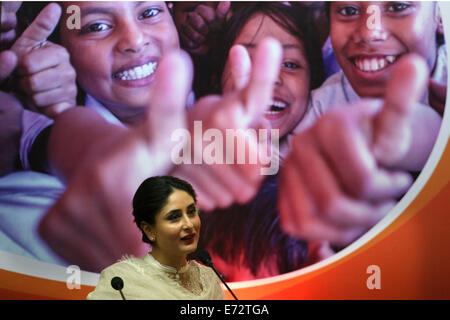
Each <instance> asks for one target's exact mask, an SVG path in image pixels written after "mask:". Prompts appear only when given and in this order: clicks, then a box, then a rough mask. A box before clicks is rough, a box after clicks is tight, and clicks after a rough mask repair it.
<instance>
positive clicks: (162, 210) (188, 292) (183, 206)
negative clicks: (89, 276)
mask: <svg viewBox="0 0 450 320" xmlns="http://www.w3.org/2000/svg"><path fill="white" fill-rule="evenodd" d="M196 201H197V200H196V194H195V191H194V189H193V188H192V186H191V185H190V184H189V183H187V182H185V181H183V180H180V179H177V178H175V177H170V176H162V177H152V178H148V179H147V180H145V181H144V182H143V183H142V184H141V185H140V186H139V188H138V190H137V191H136V194H135V195H134V198H133V215H134V219H135V222H136V225H137V226H138V228H139V229H140V230H141V231H142V241H144V242H146V243H149V244H151V246H152V250H151V252H150V253H149V254H147V255H146V256H144V257H143V258H136V257H125V258H123V259H122V260H120V261H119V262H117V263H115V264H113V265H111V266H109V267H107V268H106V269H104V270H103V271H102V272H101V274H100V279H99V282H98V285H97V287H96V288H95V290H94V291H93V292H91V293H89V295H88V297H87V298H88V299H89V300H105V299H108V300H112V299H122V296H121V294H123V297H124V298H126V299H149V300H150V299H157V300H165V299H171V300H175V299H180V300H190V299H200V300H207V299H216V300H218V299H224V297H225V296H224V293H223V291H222V287H221V285H220V282H219V279H218V278H217V276H216V275H215V274H214V272H213V270H212V269H210V268H208V267H206V266H203V265H201V264H199V263H197V262H196V261H194V260H188V258H187V257H188V255H189V254H190V253H193V252H194V251H196V249H197V243H198V239H199V234H200V225H201V222H200V217H199V215H198V208H197V205H196ZM116 277H119V278H121V279H122V281H123V283H122V281H120V279H119V282H121V283H120V284H119V286H120V287H121V286H122V285H123V289H122V291H121V292H119V291H117V290H116V289H114V288H113V287H112V285H111V280H112V279H114V278H116ZM115 280H117V278H116V279H115ZM113 283H114V281H113Z"/></svg>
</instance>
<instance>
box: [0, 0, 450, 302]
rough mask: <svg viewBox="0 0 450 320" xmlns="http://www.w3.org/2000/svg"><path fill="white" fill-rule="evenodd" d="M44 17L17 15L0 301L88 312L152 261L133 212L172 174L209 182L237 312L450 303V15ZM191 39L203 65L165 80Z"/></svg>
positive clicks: (429, 10) (206, 188)
mask: <svg viewBox="0 0 450 320" xmlns="http://www.w3.org/2000/svg"><path fill="white" fill-rule="evenodd" d="M47 5H48V3H47V2H28V1H25V2H23V3H20V2H11V1H3V2H2V15H1V19H2V28H1V30H2V31H1V32H2V34H1V35H2V38H1V40H2V41H1V42H0V44H1V45H2V50H6V49H9V48H12V50H13V51H14V52H16V54H17V56H18V61H19V63H18V65H17V68H16V70H15V71H13V73H12V75H11V76H9V77H6V79H1V78H0V80H1V81H2V82H1V85H2V87H1V89H2V92H1V94H2V96H1V101H0V104H1V112H0V121H1V123H2V124H1V126H2V128H1V129H0V130H1V132H0V138H1V139H2V140H0V143H2V145H1V146H0V148H1V153H2V154H3V155H4V156H2V159H1V161H2V163H0V165H1V166H2V167H1V168H0V169H1V171H0V173H1V174H2V176H0V298H2V299H85V298H86V296H87V294H88V293H89V292H91V291H92V290H93V289H94V287H95V286H96V284H97V282H98V279H99V273H100V271H101V270H102V269H103V268H105V267H107V266H108V265H110V264H112V263H114V262H115V261H117V260H118V259H120V258H121V257H122V256H124V255H142V254H145V253H146V252H148V251H149V250H150V247H149V246H148V245H147V244H143V243H142V241H141V234H140V232H139V230H138V229H137V227H136V225H135V224H134V222H133V218H132V215H131V210H132V209H131V200H132V196H133V194H134V191H135V190H136V188H137V186H138V185H139V183H140V182H141V181H142V180H143V179H144V178H145V177H149V176H152V175H165V174H170V175H174V176H179V177H181V178H183V179H185V180H187V181H190V182H191V183H192V184H193V186H194V188H195V189H196V191H197V193H198V205H199V208H200V211H201V219H202V233H201V235H200V243H199V246H201V247H202V248H206V249H208V250H209V252H210V253H211V255H212V258H213V262H214V263H215V265H216V267H217V269H218V270H219V272H220V273H221V274H222V275H223V277H224V278H225V280H226V281H227V282H228V284H229V286H230V287H231V288H232V289H233V292H234V293H235V294H236V295H237V296H238V297H239V298H240V299H449V298H450V291H449V288H450V275H449V272H448V271H449V270H450V255H449V254H448V252H449V250H450V233H449V232H448V230H449V229H450V218H449V216H448V215H449V209H448V208H449V196H450V184H449V181H450V147H449V135H450V121H449V119H448V118H449V114H448V110H445V93H446V90H447V88H446V83H447V63H448V60H447V53H446V48H445V42H446V41H445V40H446V35H448V34H449V33H450V29H449V28H450V25H449V19H450V16H449V14H450V7H449V5H448V3H446V2H438V3H437V2H412V3H411V2H377V3H372V2H345V3H341V2H326V3H325V2H324V3H322V2H315V3H312V4H311V3H310V2H305V3H302V2H278V3H276V4H275V5H273V4H271V3H258V2H252V3H242V2H235V1H232V2H231V4H230V3H228V2H185V1H183V2H174V3H169V2H167V3H166V2H139V3H137V4H134V3H133V7H132V8H131V7H130V6H131V4H130V3H127V2H124V3H122V2H81V3H78V2H69V1H64V2H60V3H58V6H60V9H56V7H51V8H50V9H49V8H48V7H47ZM258 6H259V7H258ZM280 7H281V8H280ZM44 8H45V9H44ZM286 8H287V9H288V10H286ZM45 10H47V11H45ZM42 12H44V14H42ZM39 13H41V14H39ZM13 16H14V17H17V20H16V18H11V17H13ZM441 18H442V19H441ZM39 19H40V21H41V22H44V24H43V25H45V26H44V27H43V28H42V30H40V32H36V30H33V29H30V28H32V26H33V21H36V20H39ZM296 19H297V20H296ZM430 21H431V22H430ZM41 26H42V24H41ZM3 30H5V31H3ZM30 30H31V31H30ZM266 36H270V37H273V38H275V39H277V40H278V41H279V42H280V43H281V44H282V47H281V48H282V49H283V51H282V60H281V62H282V63H281V67H280V71H279V74H278V76H277V78H276V81H275V83H274V84H273V87H271V88H273V93H271V94H269V93H270V90H265V92H263V91H264V90H263V91H261V92H258V91H257V89H258V87H257V84H254V83H257V82H258V81H256V80H257V79H258V77H259V78H262V77H264V72H260V73H259V74H258V73H257V72H258V71H257V70H261V69H258V62H259V61H258V58H257V57H256V54H255V52H256V49H255V48H257V47H258V45H259V44H260V43H262V42H263V39H264V38H265V37H266ZM14 40H16V41H17V42H16V43H15V44H14V45H13V43H14V42H13V41H14ZM234 44H239V45H241V46H240V47H241V48H245V49H246V52H248V53H249V55H248V58H249V60H248V61H250V62H251V64H252V66H251V71H248V70H247V72H245V67H244V66H243V65H244V63H241V64H240V63H239V62H236V61H238V60H236V59H237V58H236V57H238V55H237V54H235V55H234V57H235V61H234V63H233V60H230V59H232V58H230V57H232V54H233V53H231V51H230V48H231V47H232V46H233V45H234ZM11 46H12V47H11ZM178 46H180V47H181V48H183V49H184V50H185V51H186V52H188V53H189V55H190V59H191V61H192V63H193V68H192V69H191V68H189V67H186V66H183V65H177V70H176V71H175V72H173V71H172V73H171V75H172V78H171V79H173V81H168V82H167V83H162V81H159V79H160V78H158V76H159V75H160V74H162V72H163V71H167V72H170V68H169V67H167V65H168V64H166V65H164V64H163V63H161V61H163V57H164V55H165V54H166V53H167V52H169V51H170V50H171V49H173V48H178ZM229 52H230V54H229ZM236 52H237V50H235V51H234V53H236ZM240 53H241V54H242V51H240ZM412 53H415V54H416V55H415V56H412V55H411V54H412ZM5 57H6V55H2V56H0V58H1V59H2V61H0V62H1V63H3V64H5V65H6V64H7V63H8V61H7V59H6V58H5ZM407 59H409V60H408V61H409V63H410V64H409V65H406V64H401V63H403V62H404V61H406V60H407ZM245 61H247V60H245ZM250 62H249V63H250ZM160 63H161V64H160ZM160 65H164V66H165V69H164V70H163V71H161V69H163V68H162V67H161V68H159V67H160ZM398 65H400V66H401V67H402V68H403V69H402V70H404V72H403V73H401V72H397V73H394V70H398V69H399V68H397V69H395V67H396V66H398ZM405 65H406V67H405ZM408 67H409V68H408ZM50 69H52V72H54V73H50V71H48V70H50ZM42 70H45V71H42ZM243 70H244V71H243ZM255 70H256V71H255ZM424 70H428V72H427V71H424ZM41 71H42V72H41ZM2 72H3V71H2ZM252 72H253V73H252ZM255 74H256V75H257V76H255ZM424 74H426V76H423V75H424ZM1 76H2V77H3V75H1ZM422 78H423V79H424V80H421V79H422ZM430 78H431V79H433V80H430ZM75 79H76V80H75ZM190 80H192V81H193V86H192V90H191V89H190V88H187V87H186V86H185V85H184V83H189V81H190ZM183 81H184V82H183ZM169 82H170V84H169ZM54 83H57V84H56V85H54ZM253 84H254V85H253ZM164 89H167V90H164ZM267 92H269V93H267ZM439 93H443V96H444V97H442V94H441V95H439ZM210 94H214V96H210ZM266 96H267V98H265V97H266ZM13 97H15V98H13ZM179 97H181V98H179ZM374 97H375V98H379V99H378V100H377V101H375V102H374V100H371V99H370V100H369V99H366V98H374ZM380 98H384V100H380ZM58 99H59V100H58ZM264 99H266V100H264ZM433 99H434V100H433ZM180 101H181V102H180ZM380 101H381V102H380ZM386 101H387V102H386ZM260 102H263V103H262V104H264V103H265V105H268V107H267V106H265V105H264V106H261V105H260V104H259V103H260ZM266 102H267V103H266ZM177 103H178V104H182V105H183V106H186V105H187V106H188V107H187V108H184V107H183V108H182V109H180V108H179V109H176V108H174V107H173V105H175V104H177ZM365 103H366V104H365ZM370 103H373V105H371V106H369V104H370ZM377 103H378V104H377ZM156 104H157V106H155V105H156ZM76 105H77V107H75V106H76ZM11 106H14V108H16V109H15V110H21V111H20V112H19V111H17V112H16V111H13V112H12V111H11V112H6V111H5V110H12V109H13V108H12V107H11ZM392 106H393V107H392ZM8 108H9V109H8ZM22 108H25V109H27V111H22ZM76 108H83V112H81V113H77V112H76V110H75V112H73V111H74V110H73V109H76ZM364 108H366V109H364ZM387 108H392V109H389V110H388V109H387ZM86 109H87V110H88V112H87V113H84V111H86ZM224 110H225V111H224ZM361 110H366V111H361ZM386 110H388V111H387V112H386V113H383V112H384V111H386ZM418 110H419V111H418ZM424 110H425V111H424ZM381 114H382V116H381ZM417 114H418V116H417ZM70 117H72V118H70ZM386 119H388V120H387V121H385V120H386ZM69 120H70V121H69ZM17 124H19V125H17ZM383 126H384V127H383ZM386 128H387V129H386ZM17 130H18V131H17ZM233 130H234V131H233ZM239 130H242V131H239ZM383 130H384V131H383ZM385 131H386V132H387V133H386V132H385ZM243 132H244V133H243ZM380 132H382V133H380ZM405 132H406V133H405ZM383 134H385V136H383V137H384V139H385V140H383V137H382V138H381V140H383V141H382V142H380V145H378V144H377V143H378V141H379V140H377V137H379V135H380V136H381V135H383ZM242 137H244V138H243V139H242V140H239V139H240V138H242ZM229 139H231V140H229ZM232 139H236V141H235V140H232ZM381 140H380V141H381ZM230 141H231V143H230ZM430 141H431V142H430ZM55 146H56V147H55ZM56 148H59V149H56ZM55 150H56V151H55ZM93 150H94V151H93ZM230 150H232V153H231V154H230ZM253 156H254V158H253ZM10 159H11V160H10ZM398 159H401V161H397V160H398ZM3 162H4V163H3ZM364 170H366V171H364ZM227 294H228V293H227ZM227 298H229V299H232V296H231V295H228V296H227Z"/></svg>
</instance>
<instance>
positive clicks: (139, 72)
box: [113, 61, 158, 81]
mask: <svg viewBox="0 0 450 320" xmlns="http://www.w3.org/2000/svg"><path fill="white" fill-rule="evenodd" d="M157 65H158V63H157V62H156V61H150V62H148V63H145V64H142V65H139V66H135V67H132V68H129V69H126V70H122V71H120V72H116V73H114V74H113V78H114V79H118V80H122V81H131V80H140V79H144V78H147V77H149V76H151V75H152V74H153V73H154V72H155V70H156V67H157Z"/></svg>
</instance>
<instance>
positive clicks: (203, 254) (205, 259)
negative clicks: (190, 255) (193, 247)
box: [197, 249, 213, 267]
mask: <svg viewBox="0 0 450 320" xmlns="http://www.w3.org/2000/svg"><path fill="white" fill-rule="evenodd" d="M197 257H198V258H199V259H200V261H201V262H202V263H203V264H205V265H207V266H208V267H212V265H213V264H212V261H211V255H210V254H209V252H208V251H206V250H205V249H202V250H200V251H198V253H197Z"/></svg>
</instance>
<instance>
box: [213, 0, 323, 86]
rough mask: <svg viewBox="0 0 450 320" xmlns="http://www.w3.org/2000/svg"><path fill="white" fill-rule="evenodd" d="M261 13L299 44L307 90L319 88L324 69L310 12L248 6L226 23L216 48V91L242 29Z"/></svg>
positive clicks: (263, 4)
mask: <svg viewBox="0 0 450 320" xmlns="http://www.w3.org/2000/svg"><path fill="white" fill-rule="evenodd" d="M257 13H263V14H264V15H267V16H268V17H270V18H271V19H272V20H273V21H275V22H276V23H277V24H278V25H280V27H282V28H283V29H285V30H286V31H287V32H289V33H290V34H292V35H294V36H296V37H298V38H299V39H301V40H302V42H303V45H304V47H305V53H306V59H307V61H308V64H309V68H310V90H312V89H315V88H318V87H319V86H320V85H321V84H322V82H323V80H324V66H323V59H322V49H321V45H320V41H319V36H318V34H317V32H316V28H315V25H314V21H313V15H312V9H310V8H307V7H299V6H289V5H286V4H282V3H280V2H249V3H247V4H246V5H244V6H240V8H239V9H238V10H237V11H236V12H234V13H233V15H232V17H231V18H230V19H229V20H228V21H227V23H226V25H225V27H224V30H223V34H222V36H221V37H220V40H219V41H220V42H219V43H217V44H216V45H215V48H216V53H215V54H216V56H217V59H218V60H217V62H218V63H217V68H218V69H217V75H218V76H217V79H215V81H216V83H215V87H216V88H215V91H217V92H219V91H220V89H219V88H220V80H221V78H222V73H223V69H224V67H225V63H226V60H227V57H228V52H229V51H230V49H231V47H232V46H233V44H234V42H235V40H236V38H237V36H238V35H239V33H240V31H241V30H242V28H243V27H244V26H245V24H246V23H247V22H248V20H250V18H251V17H252V16H253V15H255V14H257Z"/></svg>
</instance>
